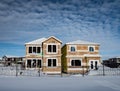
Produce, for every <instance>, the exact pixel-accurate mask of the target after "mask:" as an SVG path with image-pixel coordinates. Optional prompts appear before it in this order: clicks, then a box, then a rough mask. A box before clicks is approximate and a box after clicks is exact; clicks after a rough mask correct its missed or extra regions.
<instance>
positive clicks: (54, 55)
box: [44, 55, 61, 58]
mask: <svg viewBox="0 0 120 91" xmlns="http://www.w3.org/2000/svg"><path fill="white" fill-rule="evenodd" d="M44 57H49V58H51V57H61V55H44Z"/></svg>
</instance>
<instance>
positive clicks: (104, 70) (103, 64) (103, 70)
mask: <svg viewBox="0 0 120 91" xmlns="http://www.w3.org/2000/svg"><path fill="white" fill-rule="evenodd" d="M103 76H105V68H104V63H103Z"/></svg>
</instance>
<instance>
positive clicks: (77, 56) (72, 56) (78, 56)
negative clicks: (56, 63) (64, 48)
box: [66, 55, 84, 58]
mask: <svg viewBox="0 0 120 91" xmlns="http://www.w3.org/2000/svg"><path fill="white" fill-rule="evenodd" d="M66 57H70V58H80V57H84V55H67V56H66Z"/></svg>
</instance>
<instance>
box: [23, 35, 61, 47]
mask: <svg viewBox="0 0 120 91" xmlns="http://www.w3.org/2000/svg"><path fill="white" fill-rule="evenodd" d="M52 37H53V38H55V39H57V40H58V41H60V42H61V43H62V41H61V40H59V39H58V38H56V37H55V36H50V37H48V38H45V37H43V38H39V39H36V40H33V41H31V42H27V43H25V45H26V44H42V42H44V41H46V40H48V39H50V38H52Z"/></svg>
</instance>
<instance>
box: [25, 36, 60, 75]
mask: <svg viewBox="0 0 120 91" xmlns="http://www.w3.org/2000/svg"><path fill="white" fill-rule="evenodd" d="M61 44H62V42H61V41H60V40H59V39H57V38H56V37H54V36H51V37H49V38H40V39H37V40H34V41H31V42H28V43H25V47H26V62H25V67H26V69H41V71H42V72H43V73H47V74H60V73H61Z"/></svg>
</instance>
